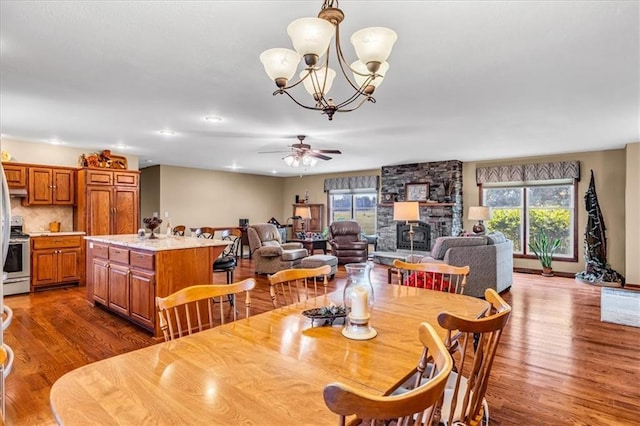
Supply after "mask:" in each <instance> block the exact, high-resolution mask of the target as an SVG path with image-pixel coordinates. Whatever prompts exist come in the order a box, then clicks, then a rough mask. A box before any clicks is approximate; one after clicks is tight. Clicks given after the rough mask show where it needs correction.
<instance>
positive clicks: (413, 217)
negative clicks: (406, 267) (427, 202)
mask: <svg viewBox="0 0 640 426" xmlns="http://www.w3.org/2000/svg"><path fill="white" fill-rule="evenodd" d="M393 220H396V221H405V222H407V223H408V224H409V241H410V242H411V257H410V258H409V263H413V234H414V233H413V223H411V222H415V221H417V220H420V204H419V203H418V202H417V201H403V202H397V203H393Z"/></svg>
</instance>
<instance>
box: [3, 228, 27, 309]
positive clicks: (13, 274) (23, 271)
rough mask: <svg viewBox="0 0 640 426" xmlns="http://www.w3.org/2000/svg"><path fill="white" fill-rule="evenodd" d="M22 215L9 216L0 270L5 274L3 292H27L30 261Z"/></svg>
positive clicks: (9, 293) (6, 293)
mask: <svg viewBox="0 0 640 426" xmlns="http://www.w3.org/2000/svg"><path fill="white" fill-rule="evenodd" d="M22 229H23V228H22V217H21V216H13V217H12V218H11V233H10V235H9V249H8V251H7V258H6V260H5V262H4V266H3V268H2V271H3V272H4V273H5V274H7V278H6V279H5V280H4V283H3V287H2V288H3V294H4V295H5V296H8V295H11V294H21V293H29V289H30V280H31V261H30V257H31V256H30V253H29V235H28V234H25V233H24V232H23V230H22Z"/></svg>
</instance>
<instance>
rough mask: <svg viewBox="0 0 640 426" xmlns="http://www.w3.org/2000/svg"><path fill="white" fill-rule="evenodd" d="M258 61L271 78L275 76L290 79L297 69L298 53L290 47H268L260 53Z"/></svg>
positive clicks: (275, 77) (273, 78)
mask: <svg viewBox="0 0 640 426" xmlns="http://www.w3.org/2000/svg"><path fill="white" fill-rule="evenodd" d="M260 62H262V65H264V70H265V71H266V73H267V75H268V76H269V77H271V79H272V80H275V79H277V78H285V79H287V80H290V79H291V77H293V75H294V74H295V73H296V69H298V64H299V63H300V55H298V53H297V52H296V51H294V50H291V49H283V48H275V49H269V50H265V51H264V52H262V53H261V54H260Z"/></svg>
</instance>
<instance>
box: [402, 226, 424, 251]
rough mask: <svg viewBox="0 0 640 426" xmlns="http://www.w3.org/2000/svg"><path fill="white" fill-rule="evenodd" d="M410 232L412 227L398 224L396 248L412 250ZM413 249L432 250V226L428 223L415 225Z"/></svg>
mask: <svg viewBox="0 0 640 426" xmlns="http://www.w3.org/2000/svg"><path fill="white" fill-rule="evenodd" d="M410 230H411V225H409V224H400V223H398V225H397V226H396V248H398V249H404V250H410V249H411V238H410V235H409V232H410ZM413 249H414V250H416V251H429V250H431V226H429V224H428V223H424V222H417V223H414V224H413Z"/></svg>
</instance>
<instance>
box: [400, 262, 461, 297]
mask: <svg viewBox="0 0 640 426" xmlns="http://www.w3.org/2000/svg"><path fill="white" fill-rule="evenodd" d="M393 266H394V267H395V268H396V269H397V271H398V272H397V274H396V276H397V284H400V285H407V286H412V287H419V288H427V289H430V290H436V291H444V292H448V293H458V294H463V293H464V287H465V286H466V285H467V277H468V276H469V267H468V266H452V265H447V264H446V263H408V262H404V261H402V260H399V259H396V260H394V261H393Z"/></svg>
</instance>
